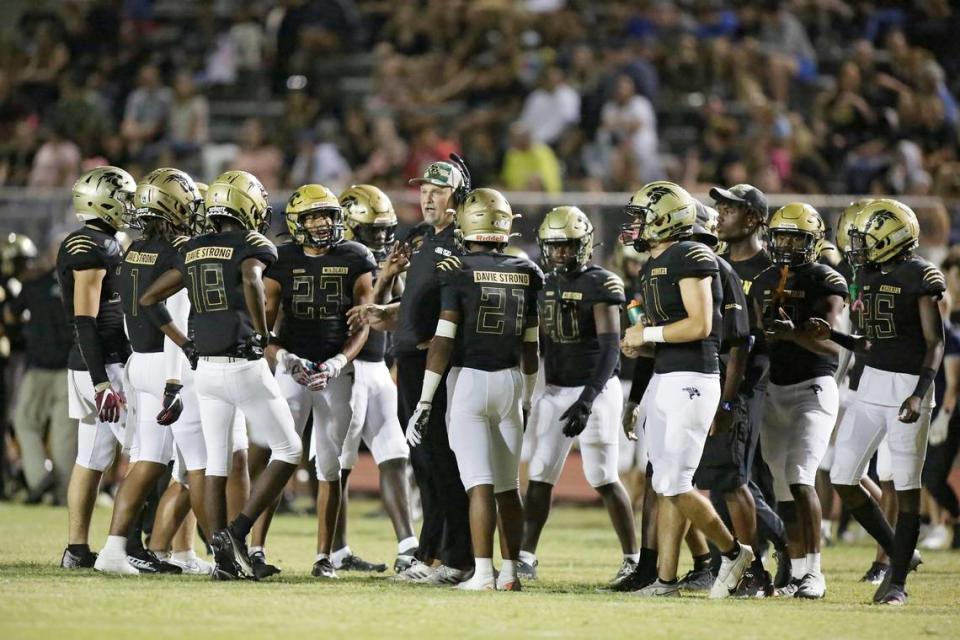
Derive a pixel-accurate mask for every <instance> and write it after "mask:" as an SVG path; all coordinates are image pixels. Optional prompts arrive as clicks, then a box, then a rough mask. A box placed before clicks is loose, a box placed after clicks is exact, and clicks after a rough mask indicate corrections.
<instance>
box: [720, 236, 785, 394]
mask: <svg viewBox="0 0 960 640" xmlns="http://www.w3.org/2000/svg"><path fill="white" fill-rule="evenodd" d="M722 257H723V258H724V259H725V260H726V261H727V262H728V263H729V265H730V266H731V268H733V270H734V271H735V272H736V274H737V276H738V277H739V278H740V282H741V283H742V285H743V294H744V296H745V297H746V301H747V307H748V309H747V313H748V314H749V318H750V334H751V335H752V336H753V346H752V347H751V349H750V357H749V358H748V360H747V370H746V373H745V374H744V378H743V383H742V384H741V385H740V390H741V392H744V393H751V392H752V391H753V390H755V389H756V388H757V387H758V385H760V386H763V387H765V386H766V380H767V377H768V375H769V373H770V353H769V351H768V349H767V339H766V336H765V335H764V333H763V324H762V318H760V316H759V314H758V313H757V312H756V310H755V309H754V306H753V304H752V302H751V297H750V290H751V289H752V288H753V282H754V280H756V279H757V276H759V275H760V274H761V273H763V272H764V271H766V270H767V269H768V268H770V265H772V264H773V261H772V260H771V259H770V256H769V255H768V254H767V252H766V251H758V252H757V253H755V254H754V255H753V256H751V257H749V258H747V259H746V260H738V261H733V260H731V259H730V254H729V253H726V254H724V255H723V256H722Z"/></svg>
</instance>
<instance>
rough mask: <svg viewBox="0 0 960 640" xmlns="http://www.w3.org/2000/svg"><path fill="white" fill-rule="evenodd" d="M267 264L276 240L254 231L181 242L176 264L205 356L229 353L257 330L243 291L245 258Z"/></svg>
mask: <svg viewBox="0 0 960 640" xmlns="http://www.w3.org/2000/svg"><path fill="white" fill-rule="evenodd" d="M249 258H254V259H256V260H259V261H260V262H263V263H264V264H265V265H267V266H269V265H271V264H273V263H274V262H276V260H277V249H276V247H274V246H273V243H272V242H270V241H269V240H267V239H266V238H265V237H263V236H262V235H260V234H259V233H257V232H256V231H227V232H223V233H208V234H205V235H202V236H199V237H196V238H193V239H191V240H188V241H187V242H186V243H185V244H184V246H183V256H182V259H181V262H180V264H179V265H178V267H179V269H180V271H181V272H182V274H183V281H184V283H185V284H186V286H187V291H188V292H189V294H190V305H191V316H190V327H191V329H192V330H193V335H194V341H195V342H196V345H197V350H198V351H199V352H200V354H201V355H204V356H216V355H231V354H234V353H236V350H237V349H238V348H239V347H241V346H243V345H244V344H246V343H247V341H248V340H249V339H250V338H251V337H252V336H253V335H255V334H256V333H257V331H256V329H254V327H253V321H252V320H251V319H250V313H249V312H248V311H247V302H246V298H245V297H244V295H243V270H242V269H241V265H242V264H243V262H244V260H247V259H249Z"/></svg>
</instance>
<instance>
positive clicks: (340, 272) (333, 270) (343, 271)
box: [320, 267, 350, 275]
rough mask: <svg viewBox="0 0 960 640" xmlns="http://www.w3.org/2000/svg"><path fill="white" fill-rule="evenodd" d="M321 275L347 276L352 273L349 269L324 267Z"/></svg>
mask: <svg viewBox="0 0 960 640" xmlns="http://www.w3.org/2000/svg"><path fill="white" fill-rule="evenodd" d="M320 273H322V274H324V275H326V274H335V275H346V274H348V273H350V268H349V267H324V268H323V269H322V270H321V271H320Z"/></svg>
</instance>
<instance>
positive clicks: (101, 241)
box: [57, 224, 130, 371]
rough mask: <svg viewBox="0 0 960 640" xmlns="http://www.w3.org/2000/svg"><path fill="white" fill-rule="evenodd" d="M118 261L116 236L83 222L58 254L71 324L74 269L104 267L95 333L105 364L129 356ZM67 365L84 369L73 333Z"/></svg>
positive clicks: (125, 358) (71, 367)
mask: <svg viewBox="0 0 960 640" xmlns="http://www.w3.org/2000/svg"><path fill="white" fill-rule="evenodd" d="M119 264H120V243H119V242H117V238H116V236H115V235H114V234H113V233H107V232H106V231H104V230H103V229H100V228H98V227H96V226H94V225H92V224H88V225H85V226H84V227H82V228H80V229H78V230H76V231H74V232H73V233H71V234H70V235H69V236H67V237H66V239H65V240H64V241H63V242H62V243H61V244H60V250H59V252H58V253H57V280H58V281H59V282H60V291H61V293H62V295H63V308H64V311H66V312H67V320H68V321H69V322H70V324H71V326H72V325H73V320H74V318H73V285H74V272H75V271H86V270H88V269H104V270H106V275H104V277H103V281H102V282H101V284H100V309H99V311H97V336H98V337H99V339H100V350H101V353H102V355H103V363H104V364H116V363H118V362H126V360H127V357H128V356H129V355H130V345H129V344H128V343H127V336H126V334H125V333H124V332H123V310H122V308H121V306H120V292H119V289H118V283H117V271H116V270H117V266H118V265H119ZM67 366H68V367H69V368H70V369H73V370H74V371H86V370H87V364H86V363H85V362H84V360H83V356H82V355H81V354H80V347H79V346H78V345H77V340H76V335H74V344H73V348H72V349H70V357H69V358H68V363H67Z"/></svg>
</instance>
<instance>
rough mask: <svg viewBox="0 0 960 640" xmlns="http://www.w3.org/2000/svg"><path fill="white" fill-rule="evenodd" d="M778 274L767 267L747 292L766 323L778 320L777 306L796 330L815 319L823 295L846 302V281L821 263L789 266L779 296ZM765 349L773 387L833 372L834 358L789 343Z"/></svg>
mask: <svg viewBox="0 0 960 640" xmlns="http://www.w3.org/2000/svg"><path fill="white" fill-rule="evenodd" d="M781 273H782V271H781V267H777V266H775V265H774V266H771V267H769V268H768V269H767V270H766V271H764V272H763V273H761V274H760V275H759V276H757V278H756V280H754V282H753V287H752V289H751V291H750V293H751V297H752V298H754V299H755V300H756V301H757V302H758V303H759V305H760V308H761V309H762V313H763V317H764V319H766V320H767V321H769V320H770V319H778V318H779V314H778V312H777V306H779V307H781V308H783V310H784V311H785V312H786V313H787V315H788V316H790V319H791V320H793V323H794V325H796V326H798V327H799V326H800V325H802V324H803V323H804V322H806V321H807V320H808V319H810V318H812V317H819V316H818V314H820V313H821V309H820V307H821V304H822V303H823V301H824V299H825V298H826V297H827V296H832V295H835V296H840V297H841V298H843V299H844V300H846V299H847V281H846V280H844V279H843V276H841V275H840V274H839V273H837V272H836V271H835V270H834V269H833V268H832V267H828V266H827V265H825V264H820V263H818V262H813V263H810V264H805V265H802V266H799V267H790V269H789V271H788V273H787V280H786V282H785V284H784V287H783V293H782V295H781V294H780V293H779V288H780V279H781ZM751 304H753V303H752V302H751ZM768 346H769V350H770V381H771V382H772V383H773V384H777V385H788V384H796V383H798V382H803V381H804V380H809V379H811V378H816V377H819V376H832V375H833V374H834V373H835V372H836V370H837V365H838V358H837V357H836V356H828V355H823V354H819V353H813V352H812V351H807V350H806V349H804V348H803V347H801V346H800V345H798V344H797V343H795V342H791V341H789V340H769V341H768Z"/></svg>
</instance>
